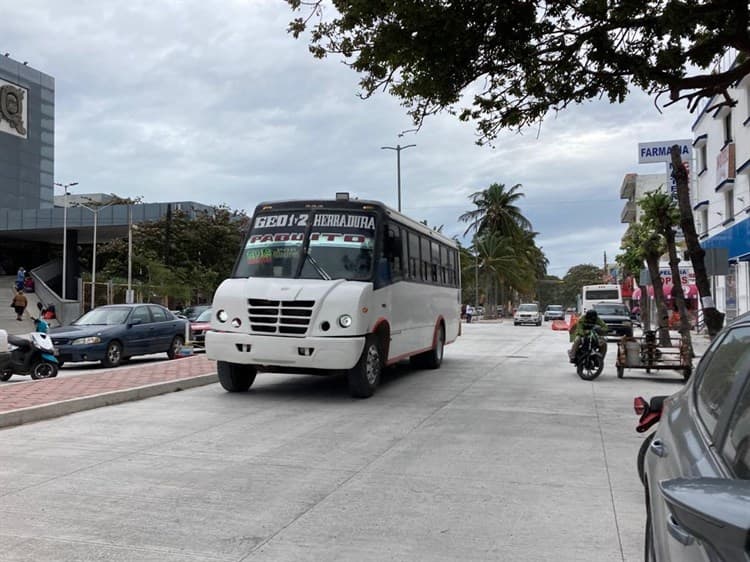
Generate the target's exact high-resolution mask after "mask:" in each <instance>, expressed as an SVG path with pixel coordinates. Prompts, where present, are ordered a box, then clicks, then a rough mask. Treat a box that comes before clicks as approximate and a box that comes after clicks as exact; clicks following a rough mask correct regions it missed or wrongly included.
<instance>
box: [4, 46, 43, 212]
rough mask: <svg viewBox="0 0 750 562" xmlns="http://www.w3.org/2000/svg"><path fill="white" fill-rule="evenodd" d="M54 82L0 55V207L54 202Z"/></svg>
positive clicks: (39, 206)
mask: <svg viewBox="0 0 750 562" xmlns="http://www.w3.org/2000/svg"><path fill="white" fill-rule="evenodd" d="M54 140H55V80H54V78H52V77H51V76H48V75H47V74H44V73H43V72H40V71H38V70H35V69H33V68H31V67H30V66H28V65H26V64H25V63H21V62H18V61H15V60H13V59H11V58H10V57H8V56H0V208H1V209H11V210H16V211H20V210H26V209H51V208H52V207H53V205H54V200H53V190H54V172H55V152H54Z"/></svg>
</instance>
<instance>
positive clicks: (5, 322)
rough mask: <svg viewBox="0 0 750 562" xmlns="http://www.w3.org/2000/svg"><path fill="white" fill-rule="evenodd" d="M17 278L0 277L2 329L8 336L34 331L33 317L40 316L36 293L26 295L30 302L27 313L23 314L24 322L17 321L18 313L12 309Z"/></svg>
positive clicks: (0, 324)
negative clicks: (11, 304)
mask: <svg viewBox="0 0 750 562" xmlns="http://www.w3.org/2000/svg"><path fill="white" fill-rule="evenodd" d="M15 283H16V276H15V275H2V276H0V328H1V329H3V330H5V331H7V332H8V334H28V333H29V332H33V331H34V322H33V321H32V320H31V316H34V317H37V316H39V309H38V308H37V305H36V303H38V302H39V299H38V298H37V296H36V294H35V293H25V294H26V300H28V301H29V304H28V306H27V307H26V312H24V313H23V320H22V321H21V322H19V321H18V320H16V311H15V310H14V309H12V308H11V307H10V303H11V301H12V300H13V295H15V294H16V289H15Z"/></svg>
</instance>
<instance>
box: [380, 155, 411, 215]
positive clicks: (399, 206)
mask: <svg viewBox="0 0 750 562" xmlns="http://www.w3.org/2000/svg"><path fill="white" fill-rule="evenodd" d="M412 146H417V145H416V144H407V145H406V146H401V145H400V144H397V145H396V146H381V147H380V149H381V150H395V151H396V174H397V176H396V177H397V181H398V212H399V213H400V212H401V151H402V150H406V149H407V148H411V147H412Z"/></svg>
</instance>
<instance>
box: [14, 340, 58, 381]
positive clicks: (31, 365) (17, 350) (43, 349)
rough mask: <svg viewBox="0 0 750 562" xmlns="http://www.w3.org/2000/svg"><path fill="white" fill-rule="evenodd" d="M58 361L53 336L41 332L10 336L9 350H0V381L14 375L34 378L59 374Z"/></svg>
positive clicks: (47, 377) (46, 377)
mask: <svg viewBox="0 0 750 562" xmlns="http://www.w3.org/2000/svg"><path fill="white" fill-rule="evenodd" d="M57 371H58V361H57V357H55V346H54V345H53V344H52V338H50V337H49V336H48V335H47V334H45V333H41V332H31V333H29V334H25V335H23V336H8V351H6V352H0V381H7V380H8V379H10V377H12V376H13V375H27V376H30V377H31V378H32V379H34V380H38V379H49V378H52V377H56V376H57Z"/></svg>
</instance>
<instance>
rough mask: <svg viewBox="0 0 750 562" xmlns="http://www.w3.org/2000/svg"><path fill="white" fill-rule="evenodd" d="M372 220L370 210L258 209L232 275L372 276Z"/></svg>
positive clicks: (362, 278) (373, 231) (356, 278)
mask: <svg viewBox="0 0 750 562" xmlns="http://www.w3.org/2000/svg"><path fill="white" fill-rule="evenodd" d="M310 221H312V224H309V222H310ZM375 224H376V221H375V215H374V214H372V213H362V212H353V211H340V210H337V211H335V212H329V211H315V212H313V213H310V212H278V211H275V212H268V213H260V214H258V215H257V216H256V217H255V219H254V221H253V228H252V231H251V232H250V236H249V237H248V239H247V243H246V245H245V250H244V252H243V256H242V259H241V260H240V263H239V264H238V266H237V269H236V270H235V273H234V276H235V277H274V278H294V277H297V276H299V277H301V278H303V279H355V280H366V279H370V277H371V276H372V269H373V250H374V247H375ZM306 237H309V245H308V248H307V252H306V254H305V255H303V247H304V245H305V241H306V240H307V238H306ZM300 262H301V267H300Z"/></svg>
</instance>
